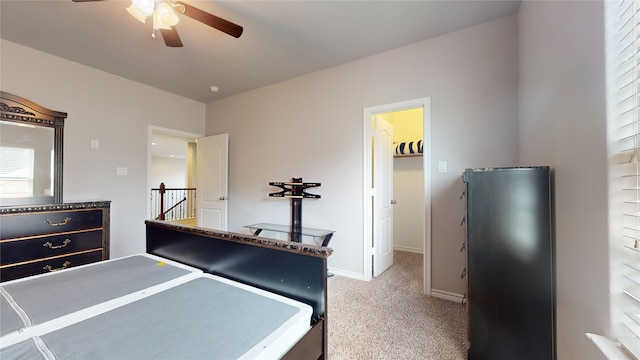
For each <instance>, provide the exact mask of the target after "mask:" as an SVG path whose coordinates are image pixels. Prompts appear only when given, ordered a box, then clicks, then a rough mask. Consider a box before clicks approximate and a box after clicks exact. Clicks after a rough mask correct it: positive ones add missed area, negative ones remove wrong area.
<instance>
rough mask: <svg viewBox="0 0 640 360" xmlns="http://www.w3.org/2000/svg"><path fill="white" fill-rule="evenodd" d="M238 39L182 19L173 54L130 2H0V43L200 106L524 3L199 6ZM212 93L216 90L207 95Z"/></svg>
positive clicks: (191, 1) (425, 1)
mask: <svg viewBox="0 0 640 360" xmlns="http://www.w3.org/2000/svg"><path fill="white" fill-rule="evenodd" d="M185 2H186V3H189V4H191V5H193V6H196V7H198V8H200V9H202V10H205V11H207V12H210V13H212V14H214V15H217V16H220V17H222V18H225V19H227V20H229V21H231V22H234V23H236V24H238V25H241V26H243V27H244V33H243V35H242V36H241V37H240V38H238V39H236V38H233V37H231V36H229V35H227V34H224V33H222V32H220V31H217V30H215V29H213V28H210V27H208V26H206V25H203V24H201V23H199V22H197V21H195V20H193V19H190V18H187V17H184V16H181V18H180V23H179V24H178V25H177V26H176V28H177V30H178V33H179V34H180V37H181V39H182V42H183V44H184V47H182V48H169V47H166V46H165V45H164V42H163V40H162V36H161V35H160V34H157V37H156V38H155V39H153V38H152V37H151V32H152V29H151V25H150V24H149V21H148V22H147V24H142V23H140V22H138V21H137V20H135V19H134V18H133V17H131V16H130V15H129V14H128V13H127V11H125V8H126V7H127V6H128V5H129V4H130V1H118V0H112V1H108V0H107V1H96V2H84V3H75V2H72V1H71V0H48V1H34V0H0V37H1V38H2V39H5V40H9V41H11V42H14V43H18V44H22V45H25V46H28V47H31V48H34V49H38V50H41V51H44V52H47V53H50V54H53V55H56V56H60V57H63V58H66V59H69V60H71V61H75V62H78V63H81V64H84V65H88V66H91V67H94V68H97V69H101V70H104V71H106V72H109V73H112V74H116V75H119V76H122V77H125V78H128V79H131V80H135V81H138V82H140V83H144V84H147V85H150V86H153V87H156V88H160V89H163V90H166V91H168V92H171V93H174V94H177V95H181V96H184V97H187V98H191V99H193V100H196V101H200V102H205V103H206V102H210V101H213V100H218V99H221V98H223V97H227V96H231V95H234V94H238V93H241V92H244V91H248V90H251V89H255V88H259V87H262V86H266V85H269V84H274V83H277V82H280V81H283V80H286V79H290V78H293V77H296V76H299V75H302V74H306V73H310V72H314V71H318V70H321V69H325V68H328V67H331V66H335V65H339V64H343V63H346V62H349V61H352V60H355V59H359V58H362V57H365V56H369V55H373V54H377V53H381V52H384V51H387V50H391V49H394V48H397V47H400V46H404V45H408V44H411V43H415V42H418V41H422V40H425V39H428V38H432V37H435V36H438V35H440V34H444V33H447V32H451V31H455V30H458V29H462V28H465V27H468V26H471V25H475V24H479V23H482V22H485V21H488V20H492V19H496V18H498V17H501V16H504V15H507V14H513V13H516V12H517V11H518V7H519V4H520V1H519V0H499V1H489V0H470V1H462V0H450V1H434V0H423V1H399V0H396V1H309V0H307V1H302V0H300V1H204V0H200V1H197V0H196V1H194V0H185ZM210 86H217V87H219V88H220V91H219V92H218V93H211V92H210V91H209V87H210Z"/></svg>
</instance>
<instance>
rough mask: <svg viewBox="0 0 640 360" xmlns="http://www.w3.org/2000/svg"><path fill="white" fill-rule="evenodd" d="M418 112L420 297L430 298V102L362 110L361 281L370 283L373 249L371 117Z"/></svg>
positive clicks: (427, 100) (372, 136)
mask: <svg viewBox="0 0 640 360" xmlns="http://www.w3.org/2000/svg"><path fill="white" fill-rule="evenodd" d="M420 107H421V108H422V109H423V112H422V117H423V119H422V120H423V147H424V150H423V156H422V159H423V174H424V210H425V212H424V214H425V219H424V220H425V221H424V226H423V241H424V251H423V257H424V263H423V264H424V293H425V294H427V295H429V296H431V289H432V287H431V274H432V269H431V98H428V97H426V98H419V99H413V100H407V101H401V102H397V103H391V104H385V105H378V106H372V107H366V108H364V110H363V112H362V128H363V132H362V133H363V138H362V139H363V141H362V146H363V151H362V165H363V176H362V178H363V183H362V184H363V187H362V188H363V235H364V236H363V239H362V240H363V241H362V243H363V265H364V266H363V267H364V269H363V270H364V272H363V279H364V280H366V281H370V280H371V279H372V270H373V265H372V256H373V247H372V244H371V239H372V237H373V205H372V201H371V197H372V196H373V189H372V188H371V181H372V177H373V172H372V168H371V154H372V153H373V148H372V141H371V139H372V138H374V136H375V134H374V132H373V130H372V129H371V118H372V117H373V116H374V115H377V114H382V113H388V112H394V111H401V110H407V109H414V108H420Z"/></svg>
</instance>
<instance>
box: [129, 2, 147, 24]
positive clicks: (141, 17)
mask: <svg viewBox="0 0 640 360" xmlns="http://www.w3.org/2000/svg"><path fill="white" fill-rule="evenodd" d="M127 11H128V12H129V14H131V16H133V17H134V18H136V20H138V21H140V22H141V23H143V24H144V23H146V22H147V15H145V14H144V13H143V12H142V11H140V10H138V8H137V7H135V6H133V5H131V6H129V7H128V8H127Z"/></svg>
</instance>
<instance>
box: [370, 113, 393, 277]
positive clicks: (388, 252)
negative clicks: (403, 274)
mask: <svg viewBox="0 0 640 360" xmlns="http://www.w3.org/2000/svg"><path fill="white" fill-rule="evenodd" d="M374 133H375V137H374V144H373V148H374V150H373V173H374V174H373V179H374V184H373V186H374V208H373V217H374V219H373V220H374V222H373V223H374V226H373V244H374V245H373V246H374V251H373V254H374V255H373V276H379V275H380V274H382V272H383V271H385V270H387V269H388V268H389V267H390V266H391V265H393V204H392V202H393V126H392V125H391V124H389V123H388V122H387V121H385V120H383V119H381V118H379V117H377V116H374Z"/></svg>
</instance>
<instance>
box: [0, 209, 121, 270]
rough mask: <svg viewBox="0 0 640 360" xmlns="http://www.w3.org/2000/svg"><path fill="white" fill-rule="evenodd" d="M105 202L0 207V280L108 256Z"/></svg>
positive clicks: (107, 216) (82, 263)
mask: <svg viewBox="0 0 640 360" xmlns="http://www.w3.org/2000/svg"><path fill="white" fill-rule="evenodd" d="M110 206H111V204H110V202H109V201H93V202H78V203H62V204H52V205H29V206H21V207H0V281H9V280H14V279H18V278H22V277H26V276H31V275H37V274H43V273H47V272H51V271H57V270H62V269H66V268H69V267H73V266H79V265H85V264H89V263H92V262H96V261H101V260H107V259H108V258H109V211H110Z"/></svg>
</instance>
